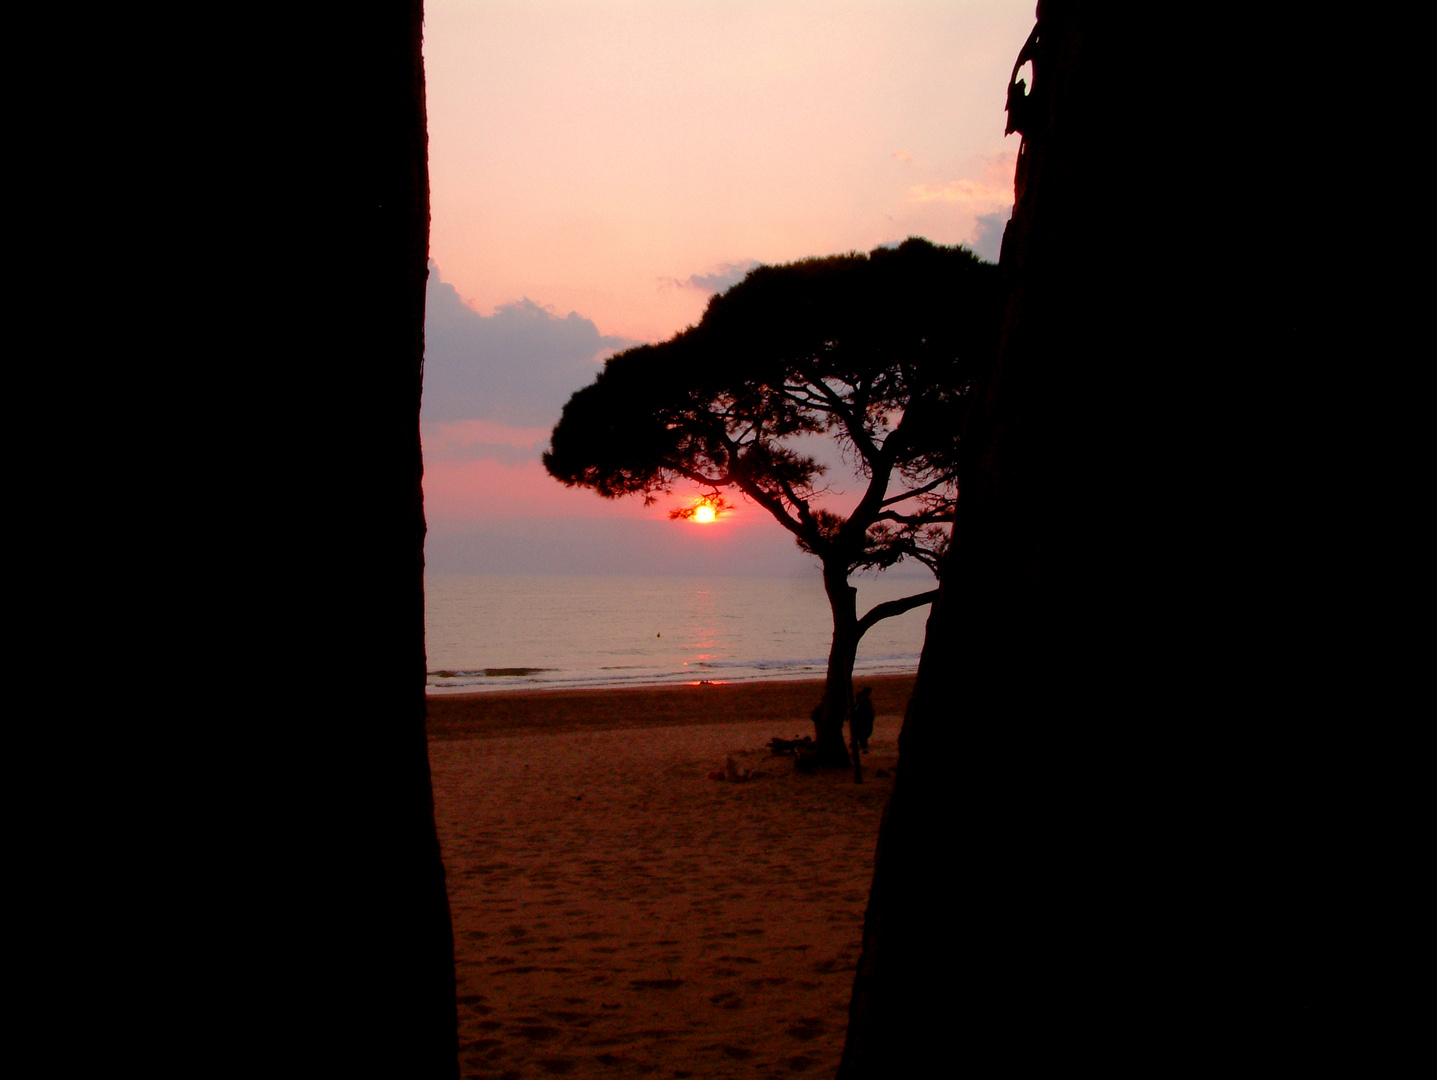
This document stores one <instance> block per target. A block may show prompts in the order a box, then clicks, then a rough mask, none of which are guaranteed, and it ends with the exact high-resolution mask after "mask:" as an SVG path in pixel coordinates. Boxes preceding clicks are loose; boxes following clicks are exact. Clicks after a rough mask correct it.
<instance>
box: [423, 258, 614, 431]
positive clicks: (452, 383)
mask: <svg viewBox="0 0 1437 1080" xmlns="http://www.w3.org/2000/svg"><path fill="white" fill-rule="evenodd" d="M424 335H425V348H424V404H423V409H422V411H421V418H422V419H423V420H424V421H425V422H426V423H427V424H433V423H436V422H440V421H456V420H495V421H499V422H501V423H502V424H504V425H507V426H510V427H530V428H546V429H547V428H549V427H552V426H553V424H554V423H555V422H556V421H557V420H558V419H559V413H560V412H561V411H562V409H563V407H564V403H565V402H566V401H567V400H568V399H569V395H571V394H572V393H573V392H574V391H575V390H578V389H580V388H581V387H583V386H585V385H586V384H588V383H589V382H591V381H592V380H593V378H594V376H595V375H596V374H597V373H598V371H599V361H600V360H601V359H602V358H603V357H604V356H605V355H607V354H610V353H613V352H616V351H618V350H620V349H624V348H627V347H629V346H630V345H637V344H638V342H636V341H630V340H628V339H627V338H620V337H610V336H605V335H603V334H600V333H599V328H598V327H597V326H595V325H594V323H593V321H592V320H590V319H586V318H584V317H583V316H582V315H580V314H578V313H577V312H573V311H571V312H569V314H568V315H567V316H564V317H560V316H558V315H556V314H554V312H553V311H552V310H551V309H549V308H546V307H542V306H540V305H539V304H536V303H534V301H532V300H530V299H528V298H527V297H525V298H524V299H522V300H518V301H516V302H514V303H511V304H502V305H500V306H499V307H498V308H497V309H496V310H495V312H494V314H492V315H480V314H479V313H478V312H477V311H475V310H474V309H473V308H471V307H469V306H468V305H467V304H465V303H464V301H463V300H461V299H460V298H459V294H458V292H456V291H455V289H454V286H452V285H450V284H448V283H446V282H445V281H444V280H443V279H442V278H441V277H440V275H439V269H438V267H437V266H435V265H434V264H433V263H432V262H431V263H430V272H429V287H428V291H427V294H426V310H425V318H424ZM491 441H492V442H494V443H495V445H496V446H502V445H510V446H512V444H508V443H504V442H503V441H502V440H491Z"/></svg>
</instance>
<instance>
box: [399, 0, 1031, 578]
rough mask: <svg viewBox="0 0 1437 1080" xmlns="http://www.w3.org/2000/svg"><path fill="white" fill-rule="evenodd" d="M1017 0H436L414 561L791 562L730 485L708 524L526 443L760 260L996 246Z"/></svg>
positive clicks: (609, 568)
mask: <svg viewBox="0 0 1437 1080" xmlns="http://www.w3.org/2000/svg"><path fill="white" fill-rule="evenodd" d="M1033 9H1034V4H1033V0H1015V2H992V0H989V2H969V0H941V2H940V0H887V2H880V0H822V2H817V0H815V2H809V0H702V2H701V0H428V2H427V3H426V5H425V12H426V14H425V35H424V36H425V49H424V51H425V70H426V78H427V82H428V98H429V161H430V183H431V187H432V205H433V224H432V233H431V239H430V252H431V256H432V260H433V262H432V265H431V277H430V287H429V315H428V320H427V322H428V326H427V338H428V348H427V354H426V366H425V395H424V410H423V417H422V419H423V434H424V452H425V474H426V475H425V504H426V513H427V516H428V519H429V526H430V537H429V543H428V549H427V555H428V561H429V564H430V566H431V567H433V568H435V569H439V570H469V571H481V572H491V573H509V572H555V571H560V570H569V571H571V572H587V573H616V572H617V573H622V572H636V573H644V572H676V573H698V572H705V571H711V572H714V573H789V572H804V569H805V568H806V567H807V566H808V565H809V562H810V559H809V557H808V556H805V555H803V554H802V553H801V552H799V551H798V550H797V549H796V548H795V547H794V545H793V542H792V540H791V538H790V537H789V536H788V534H787V533H785V532H784V531H783V530H782V529H781V528H780V527H779V526H778V525H777V524H776V523H774V522H773V521H772V519H769V518H768V517H767V515H765V514H764V513H763V512H762V511H760V510H758V509H757V508H754V507H751V506H748V505H745V504H743V503H742V502H739V504H738V507H737V509H736V510H735V511H734V512H733V513H732V514H730V515H726V516H725V518H724V519H721V520H720V521H719V522H716V523H714V524H711V525H694V524H687V523H676V522H670V521H669V520H668V517H667V511H668V509H669V508H670V507H671V506H673V505H676V504H677V503H678V502H679V501H680V500H679V499H677V498H676V499H674V500H670V501H668V502H664V503H661V504H660V505H658V506H655V507H651V508H649V509H645V508H644V507H643V506H642V505H641V504H640V502H639V501H638V500H625V501H622V502H617V503H615V502H607V501H605V500H602V499H600V498H599V497H598V496H596V495H594V494H593V493H591V492H588V491H580V490H572V491H571V490H566V489H564V488H563V487H561V486H560V485H559V484H558V483H557V482H556V481H554V480H552V479H550V478H549V477H548V476H547V475H546V474H545V473H544V471H543V468H542V466H541V465H540V463H539V454H540V453H541V452H542V451H543V449H544V448H545V446H546V444H547V439H548V433H549V430H550V429H551V428H552V426H553V424H554V423H555V421H557V420H558V417H559V411H560V409H561V408H562V406H563V403H564V401H565V400H567V398H568V396H569V394H571V393H572V392H573V391H575V390H577V389H579V388H580V387H581V386H583V385H585V384H586V383H588V382H589V381H591V380H592V378H593V376H594V374H595V372H597V370H598V369H599V367H600V366H601V363H602V359H603V357H604V356H606V355H608V354H610V353H612V352H614V351H616V350H618V349H622V348H624V347H627V346H628V345H631V344H637V343H639V342H642V341H657V340H661V339H663V338H666V337H668V336H670V335H672V334H673V333H675V332H676V331H678V330H681V329H683V328H684V327H685V326H687V325H690V324H691V323H694V322H697V321H698V319H699V318H700V316H701V315H702V314H703V309H704V305H705V303H706V302H707V300H708V298H709V296H710V295H712V293H713V292H715V291H721V290H722V289H724V288H726V287H727V286H728V285H730V284H732V283H734V282H735V281H737V280H738V279H739V278H741V277H742V276H743V272H744V271H745V270H746V269H747V268H748V267H750V266H752V265H753V264H754V263H756V262H768V263H774V262H789V261H793V260H795V259H801V258H804V257H806V256H810V255H828V254H834V253H838V252H845V251H851V250H858V251H868V250H871V249H872V248H874V247H878V246H880V245H883V244H891V243H897V242H899V241H902V240H903V239H904V238H906V237H908V236H913V235H917V236H925V237H927V238H928V239H930V240H932V241H934V242H935V243H942V244H957V243H965V244H968V245H969V246H970V247H973V248H974V249H975V250H977V251H978V252H979V253H980V254H982V255H984V256H985V257H987V258H990V259H994V260H996V258H997V254H998V252H997V245H998V241H999V239H1000V237H1001V234H1002V227H1003V224H1004V223H1005V222H1006V220H1007V217H1008V213H1009V210H1010V208H1011V205H1012V197H1013V164H1014V159H1015V155H1016V152H1017V147H1018V138H1017V136H1010V137H1007V138H1005V137H1004V135H1003V125H1004V119H1005V117H1004V112H1003V101H1004V91H1005V88H1006V85H1007V79H1008V74H1009V72H1010V70H1011V68H1012V65H1013V60H1014V57H1016V56H1017V53H1018V50H1019V49H1020V48H1021V47H1022V44H1023V41H1024V39H1025V38H1026V37H1027V35H1028V33H1029V31H1030V30H1031V29H1032V26H1033Z"/></svg>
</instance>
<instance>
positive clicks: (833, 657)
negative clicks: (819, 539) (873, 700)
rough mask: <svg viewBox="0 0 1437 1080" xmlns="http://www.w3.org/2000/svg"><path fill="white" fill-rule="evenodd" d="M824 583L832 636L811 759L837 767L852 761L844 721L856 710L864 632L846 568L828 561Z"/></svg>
mask: <svg viewBox="0 0 1437 1080" xmlns="http://www.w3.org/2000/svg"><path fill="white" fill-rule="evenodd" d="M823 587H824V591H825V592H827V594H828V606H829V608H830V609H831V610H832V612H833V640H832V643H831V644H830V646H829V649H828V671H827V674H826V675H825V677H824V684H823V703H822V705H821V706H820V707H819V710H818V714H817V718H816V719H815V720H814V724H813V739H814V742H815V743H816V744H817V745H818V752H817V754H816V755H815V756H814V757H813V758H812V759H811V760H812V763H813V764H815V765H823V766H833V767H835V768H838V767H844V766H847V765H848V764H850V762H849V757H848V749H847V747H845V746H844V745H843V725H844V723H845V722H846V721H847V720H848V717H849V714H850V713H851V712H852V710H853V663H854V660H855V659H856V658H857V656H858V642H859V639H860V638H861V637H862V636H863V634H862V631H861V630H860V629H859V627H858V590H857V589H855V588H854V587H853V586H852V585H850V584H848V573H847V571H846V570H845V569H844V568H843V567H837V566H829V565H825V566H824V568H823Z"/></svg>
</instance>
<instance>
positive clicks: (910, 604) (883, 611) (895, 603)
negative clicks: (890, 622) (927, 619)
mask: <svg viewBox="0 0 1437 1080" xmlns="http://www.w3.org/2000/svg"><path fill="white" fill-rule="evenodd" d="M937 599H938V590H937V589H929V590H928V591H927V592H925V593H915V594H914V595H913V596H905V597H903V599H901V600H885V601H884V602H883V603H881V604H875V605H874V606H873V607H872V608H870V609H869V611H868V614H867V615H865V616H863V618H861V619H859V620H858V636H859V637H862V636H863V635H864V634H865V633H867V632H868V630H869V629H870V628H871V627H872V626H873V624H874V623H878V622H882V621H883V620H884V619H891V618H892V617H893V616H894V615H902V614H903V613H904V612H905V611H912V610H913V609H914V608H916V607H922V606H923V605H924V604H931V603H933V601H934V600H937Z"/></svg>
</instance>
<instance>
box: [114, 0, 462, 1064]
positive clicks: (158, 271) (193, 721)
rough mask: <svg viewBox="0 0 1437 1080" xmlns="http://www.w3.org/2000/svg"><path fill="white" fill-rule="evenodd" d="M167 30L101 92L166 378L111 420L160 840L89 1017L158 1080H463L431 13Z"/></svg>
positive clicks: (122, 610) (138, 378) (127, 846)
mask: <svg viewBox="0 0 1437 1080" xmlns="http://www.w3.org/2000/svg"><path fill="white" fill-rule="evenodd" d="M150 17H151V16H149V15H147V14H135V13H126V20H127V21H133V22H135V24H136V26H135V28H134V30H133V31H132V32H136V33H137V34H138V36H137V37H135V38H133V39H130V40H129V41H128V42H127V45H126V47H125V48H119V47H118V46H117V51H116V55H117V56H119V57H121V58H122V59H123V64H124V70H123V72H120V73H117V74H116V77H115V78H114V79H113V81H111V82H109V83H107V84H106V85H105V86H104V88H103V90H100V89H98V88H97V90H96V97H97V100H98V99H104V104H103V106H101V107H102V108H104V109H113V110H114V113H115V115H117V116H120V117H123V118H124V121H125V129H126V130H125V134H124V137H123V139H122V140H121V141H122V144H123V153H121V152H119V150H118V148H117V147H112V148H110V152H107V153H105V154H104V155H102V156H103V157H105V158H106V159H107V160H112V161H117V162H118V161H124V162H125V163H126V165H125V167H124V168H123V169H117V170H115V171H116V172H117V173H123V174H125V175H122V176H117V178H116V182H117V183H121V184H128V185H129V187H128V188H127V189H126V190H127V195H126V197H125V198H120V197H118V196H117V197H115V199H114V205H115V206H124V207H125V213H124V214H123V215H122V217H123V219H124V222H125V227H126V228H129V229H132V230H133V233H132V234H131V235H128V236H126V237H124V238H123V239H117V240H115V241H114V242H113V243H111V244H108V245H106V247H107V249H108V250H112V251H115V252H123V253H124V254H123V258H124V274H123V275H117V276H123V277H124V278H125V281H124V282H121V283H120V284H119V285H118V286H117V287H118V288H127V289H130V290H131V292H130V293H128V294H127V295H126V298H125V302H124V303H121V304H116V305H115V311H114V312H113V314H114V315H115V316H116V317H115V318H113V319H96V320H95V322H96V323H99V324H103V325H105V327H106V330H107V332H109V333H110V334H112V335H113V338H112V341H111V349H112V350H114V349H117V348H119V347H120V345H121V343H128V346H127V347H132V346H135V345H136V343H140V342H143V345H142V346H140V347H139V351H142V352H144V353H145V359H144V362H143V363H138V362H137V363H133V364H128V365H123V366H125V367H126V368H127V370H126V371H125V373H124V389H125V391H126V392H127V394H128V396H127V397H123V398H122V397H120V396H119V395H116V396H115V397H114V398H113V399H112V400H110V401H107V402H106V408H107V409H108V410H111V411H112V413H113V415H114V416H116V417H118V418H119V421H120V422H119V424H118V428H119V431H118V432H117V436H118V437H117V438H115V439H114V440H113V441H111V442H110V443H108V444H107V447H106V455H107V457H108V458H110V461H109V463H108V464H109V468H110V469H111V470H112V472H113V474H115V475H117V476H122V477H123V478H124V484H123V489H122V491H121V492H120V495H119V499H118V501H117V504H116V506H115V507H114V508H113V509H115V510H123V512H124V515H125V516H124V517H123V518H122V517H120V516H119V515H118V514H113V515H112V514H110V513H108V512H105V513H104V517H105V519H106V520H110V521H121V520H124V521H127V522H130V523H132V525H131V526H130V527H129V528H128V530H127V531H129V532H131V533H134V534H137V535H140V536H142V538H143V539H142V541H131V544H130V548H129V549H127V551H126V553H125V555H126V557H124V558H121V557H120V556H119V555H118V554H117V555H114V556H111V557H112V558H113V560H114V564H115V565H114V567H113V568H111V569H110V570H109V571H107V573H106V574H105V575H103V576H104V577H105V578H106V580H107V581H113V582H117V583H123V585H120V586H118V587H119V588H120V589H121V590H122V592H121V595H119V596H114V595H111V596H110V597H107V602H104V603H99V602H96V601H95V600H93V599H92V600H89V601H87V602H88V603H90V604H92V605H93V608H94V611H95V618H96V619H97V620H101V619H110V618H117V617H123V618H124V619H125V620H126V621H125V623H124V626H123V628H122V630H121V631H120V632H113V633H107V634H106V640H108V641H114V642H115V649H116V652H117V654H119V655H120V656H122V657H123V659H122V661H121V662H120V667H121V668H122V669H123V671H124V680H125V681H123V682H119V681H115V682H112V683H111V685H112V686H115V685H119V686H127V687H128V686H137V685H141V684H143V685H144V686H145V687H146V697H145V698H143V699H141V698H140V697H139V696H138V695H135V697H134V699H133V700H132V702H131V704H133V705H134V707H135V709H136V711H137V712H139V713H143V714H144V720H143V723H136V724H126V725H124V726H125V728H126V743H127V744H130V745H131V746H132V747H133V746H142V747H143V748H144V751H145V752H144V753H143V754H136V755H135V756H136V757H140V758H143V762H142V766H141V767H140V768H136V769H129V768H127V769H123V770H122V769H120V768H119V767H118V765H116V766H112V771H113V772H114V773H116V774H119V775H122V776H123V779H124V782H125V800H126V802H127V803H140V804H141V805H142V806H143V807H144V816H143V817H142V818H141V820H139V821H138V822H134V823H132V825H131V827H129V828H127V829H126V830H124V833H123V837H122V838H123V841H124V846H123V850H124V858H123V862H122V863H120V864H119V865H118V866H116V867H114V868H112V869H113V870H114V871H115V873H113V874H109V873H107V874H106V875H105V877H104V880H106V881H107V882H112V883H114V885H115V886H116V890H117V891H123V892H125V893H127V894H133V895H135V896H137V897H138V898H139V902H137V903H136V904H135V905H134V910H132V911H129V912H125V913H123V914H121V913H119V912H107V913H106V916H105V920H104V921H105V925H106V928H107V930H106V934H105V936H106V937H108V938H110V939H111V940H112V942H113V947H114V949H115V950H116V955H114V956H111V957H106V958H105V959H104V960H101V959H96V958H88V964H89V966H90V967H91V968H92V969H93V970H95V971H96V972H97V973H98V976H99V977H100V978H105V977H106V974H105V973H108V972H112V971H113V972H117V973H120V975H119V980H118V981H119V983H120V985H116V986H113V987H107V988H106V991H105V992H104V993H101V992H100V991H99V990H97V1000H98V999H99V998H101V997H103V998H104V1000H106V1001H116V1000H118V1001H120V1002H121V1007H124V1006H125V1005H130V1006H131V1007H132V1008H134V1009H135V1010H136V1015H135V1016H134V1017H132V1018H131V1021H130V1022H128V1023H126V1024H125V1025H124V1027H125V1028H126V1029H127V1031H126V1033H125V1035H124V1038H125V1039H129V1040H134V1041H135V1042H136V1043H137V1044H138V1048H137V1050H136V1051H135V1053H134V1054H133V1055H131V1054H130V1052H129V1051H128V1050H125V1051H121V1050H118V1049H116V1050H114V1051H112V1052H114V1053H117V1054H119V1055H120V1057H122V1058H129V1057H131V1056H133V1058H134V1060H144V1061H146V1066H145V1067H146V1069H147V1070H148V1071H153V1072H156V1073H158V1074H170V1073H171V1072H172V1071H173V1073H174V1074H177V1075H262V1074H264V1073H266V1072H271V1071H274V1070H276V1069H278V1070H280V1071H283V1072H286V1073H288V1074H292V1075H300V1076H340V1075H344V1076H355V1077H360V1076H365V1077H368V1076H386V1077H452V1076H455V1075H457V1071H458V1070H457V1060H456V1058H457V1055H456V1046H455V1038H456V1036H455V1006H454V978H453V954H452V941H451V936H450V935H451V931H450V922H449V913H448V905H447V899H446V894H445V884H444V871H443V866H442V864H441V862H440V853H439V847H438V843H437V839H436V833H435V826H434V816H433V808H432V802H431V789H430V782H429V768H428V757H427V747H426V740H425V731H424V724H425V697H424V689H425V653H424V622H423V618H424V595H423V545H424V529H425V525H424V516H423V505H422V495H421V487H420V482H421V475H422V462H421V457H420V443H419V424H418V416H419V401H420V390H421V374H422V357H423V317H424V291H425V290H424V286H425V274H426V269H425V265H426V255H427V241H428V181H427V164H426V135H425V110H424V79H423V70H422V64H421V49H420V35H421V22H422V7H421V4H420V3H419V2H418V0H358V2H356V3H353V4H347V5H344V6H343V7H341V8H336V7H335V6H334V5H329V4H323V5H322V4H314V3H307V2H301V3H297V4H290V5H285V6H283V7H282V8H281V7H278V6H275V5H269V6H264V5H260V6H257V7H248V8H245V9H243V10H240V9H235V10H230V11H225V12H218V13H214V14H213V15H211V14H210V13H208V12H206V11H199V10H195V11H189V12H185V13H184V14H183V17H181V16H179V15H175V14H174V13H168V12H166V13H165V14H162V15H161V14H157V15H155V16H153V18H154V19H155V23H156V24H155V25H149V26H145V25H144V20H145V19H147V18H150ZM166 17H172V18H174V19H175V22H174V23H173V24H168V25H163V26H161V25H158V23H159V22H161V21H162V20H163V19H164V18H166ZM146 34H148V35H151V36H145V35H146ZM176 34H180V35H182V36H183V38H184V40H185V41H188V42H189V43H190V44H195V45H196V46H197V47H196V48H195V49H187V48H178V47H176V46H175V45H174V41H175V40H176ZM107 44H108V43H107ZM124 95H128V96H127V97H126V96H124ZM112 96H116V97H120V98H121V100H122V101H123V105H119V104H114V103H113V102H112V101H111V100H110V99H111V98H112ZM113 366H115V367H120V366H122V365H113ZM123 542H124V540H123V539H122V538H121V539H117V543H123ZM109 587H111V588H114V587H116V586H109ZM156 615H157V616H158V618H154V616H156ZM146 616H149V617H151V618H153V620H154V621H153V626H154V627H155V629H156V630H157V631H158V630H159V628H161V627H162V628H163V631H162V632H156V633H153V634H149V635H147V634H145V633H143V632H140V631H139V630H137V629H136V628H137V627H139V626H141V625H142V624H141V622H140V620H141V619H143V618H145V617H146ZM192 679H193V680H195V682H196V683H197V684H198V685H199V687H200V688H201V689H203V688H205V687H206V686H207V685H208V686H209V687H210V688H211V692H209V693H203V692H196V693H195V694H194V695H193V696H191V695H189V694H187V693H184V691H186V690H188V689H189V688H190V686H191V685H192V684H191V680H192ZM172 691H173V692H172ZM171 699H172V700H171ZM116 805H118V804H117V803H110V804H109V805H107V806H106V808H105V810H104V811H103V813H97V814H95V815H93V816H92V826H91V827H92V828H108V827H109V826H108V825H107V822H109V821H111V820H113V817H114V814H115V809H114V808H115V806H116ZM145 845H149V850H150V851H151V852H153V855H152V856H150V857H146V856H145V855H144V854H143V852H144V851H145V850H146V848H145ZM121 884H122V888H121ZM107 887H108V886H107ZM93 914H94V913H92V915H93ZM130 952H132V953H133V955H129V953H130ZM140 975H143V979H137V976H140Z"/></svg>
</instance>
